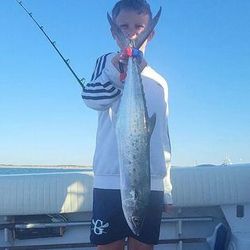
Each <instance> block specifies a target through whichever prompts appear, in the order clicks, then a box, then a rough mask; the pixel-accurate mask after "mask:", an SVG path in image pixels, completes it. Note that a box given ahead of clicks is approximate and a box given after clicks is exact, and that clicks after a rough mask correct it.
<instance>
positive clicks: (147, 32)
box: [135, 7, 161, 49]
mask: <svg viewBox="0 0 250 250" xmlns="http://www.w3.org/2000/svg"><path fill="white" fill-rule="evenodd" d="M160 15H161V7H160V9H159V11H158V12H157V14H156V15H155V17H154V18H153V19H152V21H151V22H150V23H149V25H148V26H147V27H146V29H145V30H144V31H143V32H142V33H141V34H140V35H139V37H138V38H137V39H136V41H135V48H137V49H140V47H141V46H142V44H143V43H144V42H145V40H147V38H148V37H149V35H150V34H151V33H152V31H153V30H154V28H155V26H156V25H157V23H158V21H159V18H160Z"/></svg>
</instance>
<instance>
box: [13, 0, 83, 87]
mask: <svg viewBox="0 0 250 250" xmlns="http://www.w3.org/2000/svg"><path fill="white" fill-rule="evenodd" d="M16 2H17V3H18V4H19V5H20V6H21V7H22V8H23V10H24V11H25V12H26V13H27V14H28V15H29V16H30V18H31V19H32V20H33V22H34V23H35V24H36V26H37V27H38V28H39V29H40V30H41V31H42V33H43V34H44V35H45V37H46V38H47V39H48V40H49V42H50V44H51V45H52V46H53V48H54V49H55V50H56V52H57V53H58V54H59V56H60V57H61V59H62V60H63V61H64V63H65V64H66V65H67V67H68V69H69V70H70V71H71V73H72V74H73V75H74V77H75V78H76V80H77V82H78V83H79V84H80V85H81V87H82V88H83V87H84V86H83V84H84V82H85V78H82V79H80V78H79V77H78V76H77V75H76V73H75V72H74V70H73V69H72V68H71V66H70V64H69V59H65V57H64V56H63V55H62V53H61V52H60V51H59V49H58V48H57V47H56V42H55V41H52V40H51V39H50V37H49V36H48V35H47V33H46V32H45V31H44V28H43V26H41V25H40V24H39V23H38V22H37V21H36V19H35V18H34V17H33V15H32V12H29V11H28V10H27V9H26V8H25V7H24V6H23V4H22V1H18V0H16Z"/></svg>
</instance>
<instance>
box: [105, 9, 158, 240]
mask: <svg viewBox="0 0 250 250" xmlns="http://www.w3.org/2000/svg"><path fill="white" fill-rule="evenodd" d="M160 13H161V9H160V10H159V11H158V13H157V15H156V16H155V17H154V18H153V19H152V21H151V22H150V23H149V25H148V26H147V28H146V30H145V31H144V32H143V33H141V34H140V35H139V37H138V38H137V39H136V40H135V41H134V40H133V41H128V40H127V39H126V38H125V37H124V35H123V33H122V32H121V30H120V28H119V27H118V26H117V25H116V24H115V22H113V20H112V19H111V17H110V16H109V15H108V20H109V22H110V24H111V28H112V29H113V31H114V32H115V34H116V36H117V39H119V40H120V43H121V44H123V47H124V48H125V47H128V46H130V47H132V48H136V49H139V48H140V47H141V45H142V44H143V43H144V41H145V40H146V39H147V38H148V36H149V35H150V33H151V32H152V31H153V29H154V27H155V26H156V24H157V22H158V20H159V17H160ZM155 122H156V115H155V114H153V115H152V117H150V118H149V116H148V110H147V105H146V99H145V94H144V90H143V84H142V79H141V74H140V71H139V67H138V63H137V59H136V58H133V57H129V59H128V66H127V77H126V79H125V84H124V89H123V94H122V96H121V99H120V104H119V108H118V112H117V120H116V126H115V131H116V138H117V145H118V156H119V165H120V190H121V200H122V208H123V213H124V216H125V218H126V221H127V223H128V225H129V227H130V229H131V230H132V231H133V233H134V234H136V235H139V234H140V233H141V228H142V225H143V221H144V217H145V213H146V209H147V206H148V203H149V198H150V138H151V134H152V132H153V130H154V127H155Z"/></svg>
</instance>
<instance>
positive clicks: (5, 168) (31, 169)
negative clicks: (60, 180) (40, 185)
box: [0, 165, 92, 175]
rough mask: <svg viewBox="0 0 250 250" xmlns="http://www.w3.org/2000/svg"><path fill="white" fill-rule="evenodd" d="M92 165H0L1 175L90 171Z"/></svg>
mask: <svg viewBox="0 0 250 250" xmlns="http://www.w3.org/2000/svg"><path fill="white" fill-rule="evenodd" d="M90 170H92V168H91V167H85V166H64V165H56V166H53V165H52V166H39V165H36V166H30V165H27V166H24V165H21V166H19V165H0V175H8V174H32V173H55V172H79V171H90Z"/></svg>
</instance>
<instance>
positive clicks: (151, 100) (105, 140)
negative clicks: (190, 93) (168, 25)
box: [82, 0, 172, 250]
mask: <svg viewBox="0 0 250 250" xmlns="http://www.w3.org/2000/svg"><path fill="white" fill-rule="evenodd" d="M112 19H113V21H114V22H115V23H116V24H117V25H118V26H119V28H120V29H121V31H122V33H123V34H124V35H125V37H127V38H128V39H130V40H133V39H136V38H137V36H138V35H139V34H140V33H141V32H142V31H144V29H145V28H146V27H147V25H148V23H149V22H150V21H151V19H152V13H151V10H150V6H149V5H148V3H147V2H146V1H145V0H120V1H119V2H117V3H116V5H115V6H114V8H113V10H112ZM111 32H112V35H113V37H114V39H115V40H116V41H117V44H118V46H119V47H120V48H121V44H120V41H119V40H118V38H117V37H116V35H115V33H114V32H113V30H111ZM153 35H154V32H152V33H151V34H150V35H149V37H148V39H147V40H146V41H145V42H144V44H143V45H142V46H141V48H140V51H141V52H142V53H144V52H145V48H146V46H147V42H148V41H150V40H151V39H152V38H153ZM123 56H124V55H123V54H122V53H109V54H106V55H104V56H101V57H100V58H98V60H97V62H96V67H95V70H94V73H93V75H92V78H91V81H90V82H89V83H88V84H86V85H85V86H84V88H83V93H82V98H83V100H84V101H85V103H86V105H87V106H89V107H90V108H93V109H95V110H98V111H99V117H98V129H97V137H96V150H95V156H94V163H93V167H94V191H93V218H92V225H91V235H90V239H91V242H92V243H93V244H95V245H97V248H98V249H99V250H122V249H124V246H125V238H128V244H129V249H130V250H151V249H153V245H155V244H157V243H158V240H159V232H160V223H161V214H162V205H163V203H165V204H171V203H172V200H171V189H172V187H171V182H170V151H171V149H170V140H169V134H168V123H167V111H168V89H167V83H166V81H165V80H164V79H163V78H162V77H161V76H160V75H159V74H157V73H156V72H155V71H154V70H153V69H152V68H150V67H149V66H148V65H147V62H146V61H145V59H144V58H142V60H141V62H140V64H139V67H140V69H141V76H142V84H143V86H144V92H145V98H146V104H147V109H148V113H149V116H152V114H153V113H156V125H155V128H154V131H153V133H152V136H151V142H150V151H151V152H150V158H151V160H150V168H151V196H150V204H149V208H148V211H147V215H146V217H145V219H144V223H143V229H142V232H141V234H140V235H139V236H137V235H134V234H133V232H132V231H131V230H130V229H129V227H128V225H127V222H126V220H125V218H124V215H123V211H122V205H121V197H120V190H119V188H120V180H119V163H118V152H117V143H116V136H115V116H116V113H117V109H118V106H119V100H120V98H121V95H122V91H123V84H124V83H123V81H122V80H121V79H120V77H121V76H122V75H121V73H122V72H121V71H123V70H125V71H126V65H125V64H124V57H123ZM121 57H123V64H122V65H123V66H122V70H121V63H119V62H120V61H121ZM125 61H126V60H125ZM122 78H123V77H122Z"/></svg>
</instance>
